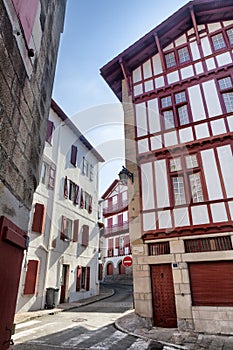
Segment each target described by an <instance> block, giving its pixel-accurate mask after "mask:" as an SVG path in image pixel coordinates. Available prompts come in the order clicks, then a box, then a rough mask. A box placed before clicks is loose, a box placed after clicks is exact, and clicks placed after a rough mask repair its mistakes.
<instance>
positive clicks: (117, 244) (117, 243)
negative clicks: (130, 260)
mask: <svg viewBox="0 0 233 350" xmlns="http://www.w3.org/2000/svg"><path fill="white" fill-rule="evenodd" d="M115 242H116V244H115V247H116V248H119V246H120V238H119V237H116V241H115Z"/></svg>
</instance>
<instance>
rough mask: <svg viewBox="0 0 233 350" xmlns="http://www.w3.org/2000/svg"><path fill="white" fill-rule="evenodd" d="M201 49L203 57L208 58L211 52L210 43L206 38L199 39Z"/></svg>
mask: <svg viewBox="0 0 233 350" xmlns="http://www.w3.org/2000/svg"><path fill="white" fill-rule="evenodd" d="M201 47H202V50H203V55H204V56H209V55H211V54H212V50H211V47H210V42H209V39H208V37H205V38H202V39H201Z"/></svg>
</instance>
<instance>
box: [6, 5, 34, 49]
mask: <svg viewBox="0 0 233 350" xmlns="http://www.w3.org/2000/svg"><path fill="white" fill-rule="evenodd" d="M12 1H13V4H14V7H15V10H16V13H17V15H18V18H19V20H20V23H21V26H22V29H23V32H24V36H25V39H26V42H27V44H29V41H30V38H31V35H32V30H33V26H34V22H35V17H36V11H37V7H38V3H39V0H30V1H28V0H12Z"/></svg>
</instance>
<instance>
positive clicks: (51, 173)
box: [40, 162, 56, 189]
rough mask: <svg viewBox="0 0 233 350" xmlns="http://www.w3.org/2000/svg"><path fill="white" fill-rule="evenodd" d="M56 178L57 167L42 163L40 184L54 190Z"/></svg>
mask: <svg viewBox="0 0 233 350" xmlns="http://www.w3.org/2000/svg"><path fill="white" fill-rule="evenodd" d="M55 177H56V165H55V164H53V163H52V164H48V163H47V162H43V163H42V167H41V174H40V182H41V183H42V184H43V185H45V186H48V188H49V189H54V186H55Z"/></svg>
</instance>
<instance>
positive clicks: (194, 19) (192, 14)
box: [189, 6, 200, 44]
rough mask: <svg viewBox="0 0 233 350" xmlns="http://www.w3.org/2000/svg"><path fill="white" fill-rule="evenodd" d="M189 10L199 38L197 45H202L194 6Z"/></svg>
mask: <svg viewBox="0 0 233 350" xmlns="http://www.w3.org/2000/svg"><path fill="white" fill-rule="evenodd" d="M189 10H190V14H191V18H192V22H193V27H194V31H195V34H196V38H197V43H198V44H200V37H199V33H198V29H197V21H196V17H195V13H194V9H193V6H190V8H189Z"/></svg>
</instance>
